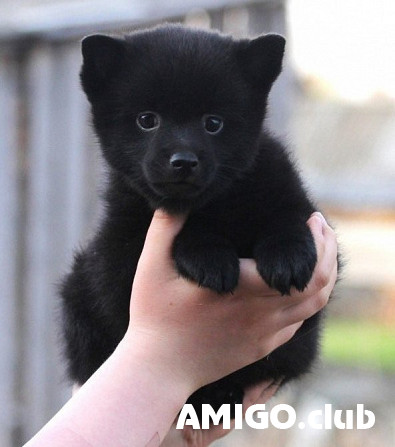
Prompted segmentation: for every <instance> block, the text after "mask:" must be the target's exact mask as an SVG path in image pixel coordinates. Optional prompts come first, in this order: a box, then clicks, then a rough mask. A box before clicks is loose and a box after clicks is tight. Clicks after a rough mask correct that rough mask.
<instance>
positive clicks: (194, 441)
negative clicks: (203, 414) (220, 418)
mask: <svg viewBox="0 0 395 447" xmlns="http://www.w3.org/2000/svg"><path fill="white" fill-rule="evenodd" d="M279 386H280V383H276V382H275V381H273V380H266V381H264V382H262V383H259V384H258V385H254V386H251V387H249V388H247V389H246V390H245V392H244V399H243V413H244V414H245V412H246V411H247V409H248V408H249V407H250V406H252V405H255V404H264V403H266V402H267V401H268V400H269V399H271V398H272V397H273V396H274V394H275V393H276V391H277V389H278V387H279ZM233 428H234V421H232V422H231V428H229V429H225V428H223V427H222V425H221V424H219V425H210V428H209V429H205V430H203V429H194V428H192V427H191V426H190V425H186V426H185V427H184V428H183V429H181V430H177V429H176V424H173V425H172V427H171V429H170V430H169V432H168V434H167V435H166V438H165V439H164V440H163V442H162V443H161V447H192V446H193V447H207V446H209V445H210V444H211V443H213V442H214V441H216V440H217V439H220V438H223V437H224V436H226V435H227V434H228V433H230V432H231V431H232V430H233Z"/></svg>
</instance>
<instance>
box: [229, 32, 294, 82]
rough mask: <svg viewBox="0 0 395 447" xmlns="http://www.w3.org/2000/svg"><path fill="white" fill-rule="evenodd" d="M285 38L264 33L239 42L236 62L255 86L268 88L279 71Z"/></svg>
mask: <svg viewBox="0 0 395 447" xmlns="http://www.w3.org/2000/svg"><path fill="white" fill-rule="evenodd" d="M284 48H285V39H284V37H282V36H280V35H278V34H266V35H264V36H260V37H257V38H256V39H253V40H248V41H246V40H243V41H241V42H240V43H239V49H238V54H237V56H238V62H239V65H240V67H241V69H242V71H243V72H244V74H245V76H246V78H247V79H248V80H249V81H250V82H252V84H253V85H254V86H256V87H262V88H270V86H271V84H272V83H273V82H274V81H275V80H276V78H277V76H278V75H279V74H280V72H281V68H282V61H283V56H284Z"/></svg>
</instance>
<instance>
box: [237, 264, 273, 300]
mask: <svg viewBox="0 0 395 447" xmlns="http://www.w3.org/2000/svg"><path fill="white" fill-rule="evenodd" d="M238 289H239V290H240V291H241V292H246V293H247V292H248V294H253V295H257V296H261V297H273V296H276V297H279V296H281V293H280V292H279V291H278V290H276V289H272V288H270V287H269V286H268V285H267V284H266V282H265V281H264V280H263V278H262V277H261V275H260V274H259V273H258V270H257V268H256V262H255V261H254V259H240V278H239V285H238Z"/></svg>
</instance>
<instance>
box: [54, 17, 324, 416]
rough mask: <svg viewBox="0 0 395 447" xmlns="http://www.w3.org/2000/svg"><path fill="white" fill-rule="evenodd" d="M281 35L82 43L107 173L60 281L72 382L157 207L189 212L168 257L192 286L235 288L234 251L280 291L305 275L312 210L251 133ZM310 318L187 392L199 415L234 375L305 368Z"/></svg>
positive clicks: (138, 37)
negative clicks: (255, 357)
mask: <svg viewBox="0 0 395 447" xmlns="http://www.w3.org/2000/svg"><path fill="white" fill-rule="evenodd" d="M284 45H285V41H284V39H283V37H281V36H278V35H274V34H269V35H264V36H261V37H258V38H256V39H253V40H248V39H243V40H238V41H236V40H233V39H232V38H230V37H227V36H223V35H220V34H218V33H214V32H207V31H198V30H191V29H187V28H184V27H182V26H174V25H168V26H162V27H158V28H155V29H152V30H146V31H140V32H136V33H134V34H131V35H128V36H125V37H124V38H112V37H107V36H103V35H93V36H89V37H87V38H85V39H84V40H83V42H82V53H83V66H82V71H81V81H82V86H83V89H84V91H85V93H86V95H87V97H88V99H89V101H90V103H91V106H92V114H93V123H94V127H95V130H96V132H97V135H98V137H99V140H100V143H101V148H102V152H103V155H104V158H105V160H106V161H107V164H108V169H109V181H108V187H107V192H106V195H105V200H106V215H105V217H104V219H103V220H102V222H101V225H100V227H99V230H98V231H97V234H96V236H95V237H94V239H93V240H92V241H91V242H90V244H89V245H88V246H87V248H86V249H84V250H82V251H81V252H80V253H79V254H77V255H76V257H75V261H74V265H73V268H72V271H71V273H70V274H69V275H68V276H67V277H66V278H65V279H64V281H63V284H62V288H61V295H62V304H63V314H64V336H65V340H66V354H67V358H68V362H69V374H70V377H71V378H72V379H73V380H74V381H75V382H78V383H80V384H82V383H83V382H85V381H86V380H87V379H88V378H89V376H91V374H92V373H93V372H94V371H95V370H96V369H97V368H98V367H99V366H100V365H101V364H102V363H103V362H104V361H105V360H106V359H107V357H108V356H109V355H110V354H111V353H112V352H113V350H114V349H115V347H116V346H117V344H118V343H119V341H120V340H121V338H122V337H123V335H124V333H125V331H126V328H127V325H128V317H129V299H130V291H131V284H132V280H133V276H134V273H135V269H136V265H137V261H138V259H139V256H140V253H141V250H142V246H143V242H144V239H145V235H146V231H147V228H148V226H149V224H150V221H151V218H152V214H153V210H154V209H156V208H164V209H165V210H167V211H168V212H170V213H181V212H188V213H189V217H188V220H187V222H186V224H185V226H184V228H183V229H182V231H181V232H180V234H179V235H178V236H177V238H176V240H175V243H174V249H173V256H174V260H175V263H176V266H177V268H178V270H179V272H180V274H181V275H183V276H184V277H186V278H188V279H191V280H193V281H195V282H196V283H198V284H199V285H200V286H202V287H209V288H210V289H213V290H215V291H217V292H219V293H222V294H224V293H227V292H231V291H232V290H234V289H235V287H236V286H237V282H238V276H239V258H240V257H244V258H254V259H255V260H256V265H257V269H258V271H259V273H260V274H261V276H262V277H263V279H264V280H265V281H266V282H267V283H268V284H269V285H270V286H272V287H274V288H276V289H278V290H279V291H280V292H281V293H282V294H287V293H289V291H290V288H291V287H292V286H294V287H296V288H297V289H298V290H303V289H304V288H305V286H306V284H307V283H308V281H309V280H310V278H311V275H312V272H313V269H314V266H315V264H316V250H315V245H314V240H313V238H312V235H311V232H310V230H309V228H308V227H307V225H306V221H307V220H308V218H309V216H310V215H311V213H312V212H313V211H314V210H315V207H314V205H313V204H312V202H311V201H310V199H309V198H308V196H307V194H306V191H305V190H304V188H303V186H302V182H301V180H300V177H299V175H298V173H297V171H296V170H295V168H294V166H293V164H292V163H291V161H290V158H289V156H288V154H287V151H286V149H285V148H284V147H283V146H282V145H281V143H280V142H278V141H277V140H275V139H274V138H273V137H272V136H271V135H270V134H269V133H268V132H266V131H264V130H262V123H263V120H264V117H265V111H266V106H267V98H268V94H269V91H270V88H271V86H272V84H273V82H274V81H275V79H276V78H277V76H278V75H279V73H280V71H281V66H282V58H283V52H284ZM224 299H226V298H225V297H224ZM319 319H320V313H318V314H316V315H315V316H313V317H312V318H310V319H309V320H307V321H306V322H305V323H304V324H303V326H302V327H301V328H300V329H299V331H298V332H297V334H296V336H295V337H294V338H293V339H292V340H291V341H289V342H288V343H287V344H285V345H284V346H281V347H280V348H278V349H277V350H276V351H274V352H273V353H271V354H270V356H268V357H267V358H265V359H262V360H261V361H259V362H257V363H254V364H253V365H250V366H248V367H246V368H244V369H242V370H240V371H237V372H235V373H234V374H231V375H229V376H228V377H226V378H224V379H222V380H220V381H218V382H216V383H214V384H211V385H208V386H206V387H204V388H202V389H201V390H199V391H197V392H196V393H195V394H194V395H193V396H192V397H191V399H190V402H192V403H193V404H194V405H195V406H196V410H197V411H198V412H199V411H200V408H201V407H200V404H201V403H203V402H205V403H210V404H211V405H212V406H213V407H214V408H218V407H219V406H220V405H221V404H222V403H231V404H233V403H235V402H237V401H240V400H241V399H242V396H243V389H244V388H245V387H246V386H247V385H250V384H253V383H257V382H259V381H262V380H264V379H268V378H273V379H279V378H282V379H283V382H286V381H288V380H290V379H292V378H295V377H297V376H299V375H300V374H302V373H304V372H306V371H307V370H308V369H309V367H310V365H311V363H312V361H313V359H314V357H315V356H316V351H317V339H318V331H319ZM231 324H232V322H231V321H229V325H231Z"/></svg>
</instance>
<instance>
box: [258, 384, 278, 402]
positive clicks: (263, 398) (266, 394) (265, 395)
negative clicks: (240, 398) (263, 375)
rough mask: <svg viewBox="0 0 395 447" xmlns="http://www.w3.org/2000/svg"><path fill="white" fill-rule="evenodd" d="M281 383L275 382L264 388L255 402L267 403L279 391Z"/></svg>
mask: <svg viewBox="0 0 395 447" xmlns="http://www.w3.org/2000/svg"><path fill="white" fill-rule="evenodd" d="M280 385H281V382H275V383H273V384H272V385H270V386H269V387H267V388H266V389H264V390H263V392H262V394H261V395H260V396H259V398H258V399H257V400H256V401H255V404H265V403H266V402H267V401H268V400H270V399H271V398H272V397H273V396H274V395H275V394H276V392H277V390H278V389H279V387H280Z"/></svg>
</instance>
